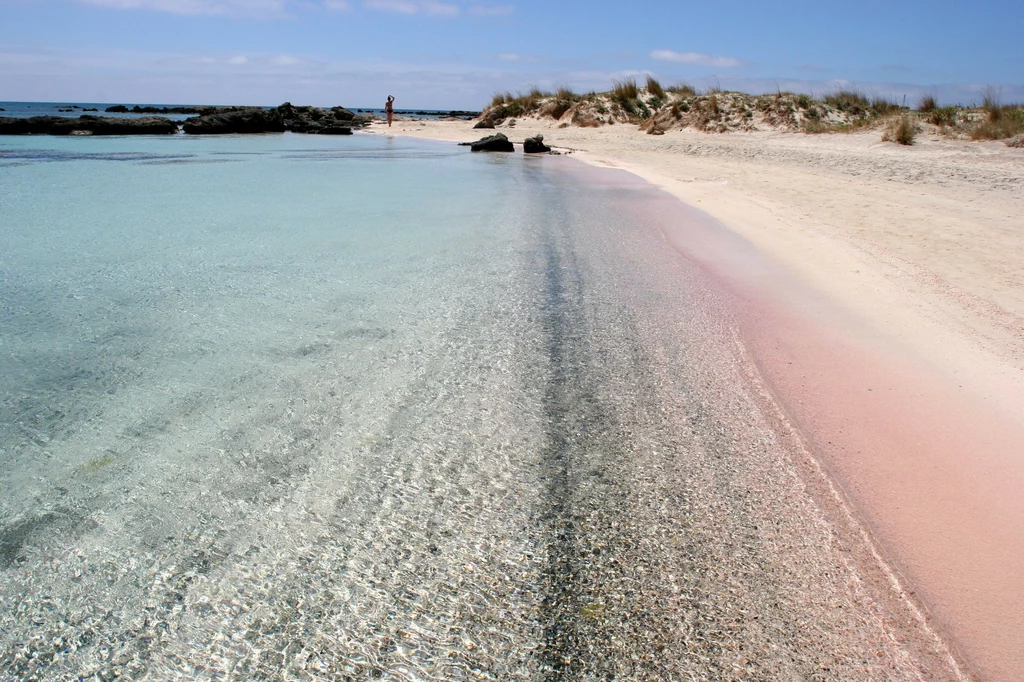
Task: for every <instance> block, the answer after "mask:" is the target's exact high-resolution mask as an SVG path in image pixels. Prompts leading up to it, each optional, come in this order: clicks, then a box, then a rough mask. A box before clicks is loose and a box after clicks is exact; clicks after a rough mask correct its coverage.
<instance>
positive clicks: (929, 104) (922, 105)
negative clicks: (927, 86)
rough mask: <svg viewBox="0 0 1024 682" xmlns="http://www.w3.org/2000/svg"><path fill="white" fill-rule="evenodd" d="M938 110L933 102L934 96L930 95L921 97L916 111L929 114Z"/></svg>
mask: <svg viewBox="0 0 1024 682" xmlns="http://www.w3.org/2000/svg"><path fill="white" fill-rule="evenodd" d="M938 108H939V105H938V104H937V103H936V102H935V95H932V94H930V93H928V94H925V95H922V96H921V99H920V100H918V102H917V110H918V111H923V112H925V113H929V112H932V111H935V110H936V109H938Z"/></svg>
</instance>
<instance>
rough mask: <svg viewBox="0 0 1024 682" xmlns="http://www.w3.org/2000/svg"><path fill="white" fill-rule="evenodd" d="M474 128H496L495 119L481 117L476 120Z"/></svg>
mask: <svg viewBox="0 0 1024 682" xmlns="http://www.w3.org/2000/svg"><path fill="white" fill-rule="evenodd" d="M473 127H474V128H494V121H492V120H491V119H489V118H485V119H481V120H479V121H477V122H476V125H474V126H473Z"/></svg>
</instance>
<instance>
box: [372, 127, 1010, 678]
mask: <svg viewBox="0 0 1024 682" xmlns="http://www.w3.org/2000/svg"><path fill="white" fill-rule="evenodd" d="M378 130H379V126H373V132H378ZM389 132H390V134H400V135H401V134H404V135H410V136H413V137H429V138H433V139H439V140H445V141H468V140H475V139H477V138H479V137H481V136H483V135H484V134H489V133H490V132H491V131H482V130H473V129H472V128H471V126H469V125H468V124H465V123H463V124H461V125H458V124H449V123H445V122H427V123H424V122H418V121H412V122H407V121H399V122H397V125H396V126H395V129H394V131H393V132H391V131H385V133H386V134H387V133H389ZM502 132H505V133H506V134H509V135H510V137H511V138H512V139H516V138H519V137H527V136H532V135H535V134H537V133H541V134H544V135H545V136H546V139H545V142H546V143H547V144H551V145H558V146H564V147H570V148H572V149H573V152H574V153H573V156H574V157H576V158H578V159H579V160H581V161H583V162H585V163H588V164H591V165H593V166H597V167H614V168H620V169H622V170H623V171H626V172H629V173H631V174H633V175H635V176H637V177H639V178H641V179H643V180H644V181H646V182H648V183H650V184H652V185H654V186H656V187H659V188H661V189H662V190H664V191H666V192H667V193H669V194H671V195H672V196H674V197H675V198H677V199H679V200H680V201H682V202H683V203H684V204H686V205H688V206H690V207H693V208H696V209H698V210H700V211H701V212H703V213H705V214H706V215H708V216H710V217H711V218H712V219H714V220H716V221H718V222H719V223H720V224H721V225H723V226H724V227H725V228H726V229H728V230H729V231H730V232H731V233H732V234H733V235H737V236H738V237H739V238H740V239H741V240H743V241H745V242H747V243H749V244H750V245H752V247H753V249H754V250H756V251H757V252H758V253H759V254H760V255H762V256H763V257H765V258H766V259H767V260H768V261H769V262H770V263H773V264H774V266H775V267H777V268H778V269H779V271H780V273H781V274H782V275H783V276H784V278H786V279H789V280H790V281H791V282H792V283H793V284H794V285H795V286H794V287H789V288H787V287H786V286H781V285H780V282H782V280H781V279H778V278H776V275H770V276H769V279H768V280H764V279H762V280H761V281H760V282H755V281H754V279H748V280H747V281H741V280H743V279H744V278H736V277H735V276H734V274H735V269H733V270H730V268H729V265H735V264H728V263H723V262H718V261H716V256H715V255H714V254H713V253H712V252H707V253H705V257H706V259H705V261H704V262H703V263H702V266H703V267H706V268H708V269H710V270H712V271H714V272H716V273H717V277H718V278H719V279H720V281H725V282H726V286H727V287H731V288H732V289H733V291H734V292H736V294H737V302H738V303H739V304H740V311H741V312H740V314H739V315H738V318H737V323H738V326H739V329H740V333H741V335H742V336H743V341H744V344H745V347H746V349H747V350H748V351H749V352H750V353H751V354H752V358H751V361H752V364H753V365H754V366H756V367H757V370H758V373H759V374H760V377H761V380H762V382H763V384H764V385H766V388H767V389H768V392H769V393H770V394H771V397H772V401H773V402H774V403H775V404H776V405H777V406H778V407H779V408H780V409H781V410H782V413H783V414H782V420H783V421H788V422H789V423H791V424H792V426H793V428H794V429H795V430H796V432H797V433H798V434H800V436H801V437H802V438H803V439H805V440H806V441H807V444H808V448H809V449H810V452H811V453H813V459H814V460H815V463H816V464H817V465H818V466H820V467H823V468H824V470H825V471H827V473H828V476H827V478H830V479H832V480H831V481H830V483H835V484H837V485H838V486H839V488H840V489H841V491H842V497H845V498H846V500H847V501H848V502H849V503H850V505H851V506H852V507H853V510H854V512H855V513H856V515H857V516H858V517H859V519H860V522H861V523H863V524H865V525H866V528H867V531H866V532H868V533H869V534H870V535H872V536H874V538H875V539H876V542H877V544H878V545H879V546H880V549H881V553H882V555H883V556H884V557H885V559H886V560H887V563H889V564H892V567H893V569H894V570H895V571H896V572H897V573H899V574H900V575H902V576H903V577H904V581H903V582H904V585H905V586H908V587H909V588H910V589H912V590H914V591H915V592H916V594H913V596H912V597H910V596H908V601H909V603H914V602H919V603H922V604H924V605H925V606H926V611H927V614H926V618H927V619H928V620H929V621H931V622H932V623H933V624H935V625H936V626H937V628H938V630H939V631H940V632H942V633H943V634H944V635H945V636H946V637H948V638H949V639H950V640H951V642H950V644H951V647H952V648H953V650H954V651H956V650H958V649H959V650H961V651H962V658H963V659H965V660H966V662H967V663H968V667H970V668H973V669H974V671H975V672H974V673H973V674H972V675H971V676H972V677H974V676H975V675H977V676H979V677H980V678H982V679H993V680H1012V679H1018V678H1019V676H1020V675H1021V674H1024V657H1022V656H1021V655H1020V653H1019V652H1018V651H1017V650H1016V648H1015V647H1014V642H1019V639H1020V637H1021V636H1024V624H1022V623H1020V622H1019V618H1017V617H1016V616H1015V614H1019V613H1020V612H1024V611H1022V609H1024V603H1018V602H1019V601H1020V599H1021V598H1020V597H1015V595H1020V594H1024V555H1022V554H1021V552H1020V550H1017V549H1015V548H1016V547H1020V546H1021V543H1024V524H1022V522H1021V521H1020V519H1022V518H1024V514H1022V513H1021V512H1024V510H1022V509H1018V507H1019V506H1020V505H1019V503H1018V502H1016V500H1015V499H1014V497H1015V493H1014V491H1015V490H1016V491H1019V490H1020V487H1019V484H1020V483H1021V482H1024V462H1022V461H1021V459H1022V458H1021V457H1020V456H1019V454H1018V452H1017V450H1019V447H1018V448H1016V449H1015V445H1014V444H1015V443H1019V442H1024V440H1020V439H1019V438H1020V436H1021V435H1024V434H1021V428H1020V427H1021V425H1022V424H1024V414H1022V409H1021V407H1020V406H1021V405H1024V297H1022V296H1021V295H1020V292H1021V291H1024V286H1022V284H1024V282H1021V277H1022V275H1020V274H1019V273H1021V272H1024V267H1022V266H1021V264H1024V251H1022V250H1021V247H1020V246H1018V245H1017V243H1019V241H1020V239H1019V232H1020V230H1019V220H1017V219H1016V217H1015V215H1014V212H1013V207H1014V205H1019V201H1020V200H1021V198H1022V195H1024V191H1022V190H1024V186H1022V182H1021V179H1022V178H1024V170H1022V167H1021V165H1020V164H1019V163H1018V162H1019V160H1021V159H1024V154H1022V153H1021V152H1020V151H1017V150H1012V149H1009V148H1006V147H1005V146H1003V147H1002V149H998V148H995V145H991V144H985V143H959V142H952V141H948V140H933V139H925V140H923V141H922V143H921V145H920V146H919V147H918V148H916V149H915V148H911V149H897V148H895V146H894V145H893V146H886V145H884V144H883V143H881V142H879V141H878V132H877V131H866V132H860V133H852V134H848V135H832V136H805V135H798V134H793V133H782V134H774V133H731V134H729V135H724V136H717V135H707V134H704V133H690V132H685V131H684V132H669V133H667V134H666V135H664V136H658V137H650V136H646V135H643V134H642V133H640V132H638V131H637V130H636V128H635V126H625V125H620V126H614V127H613V128H608V127H606V128H602V129H588V130H582V129H558V128H556V127H555V126H554V125H553V124H549V123H542V122H537V121H531V120H521V121H519V122H518V123H517V125H516V127H515V128H514V129H512V130H508V129H504V130H502ZM1003 150H1006V151H1003ZM830 163H831V164H833V165H832V167H830V166H829V164H830ZM865 177H866V178H867V179H865ZM965 190H966V191H965ZM1015 226H1016V227H1017V228H1018V229H1017V230H1016V231H1015V230H1014V227H1015ZM684 237H685V236H684ZM670 241H671V239H670ZM674 247H675V248H676V249H677V250H678V251H680V253H682V254H686V252H687V250H688V249H691V248H692V247H691V246H690V245H689V244H688V243H687V242H686V240H685V238H682V239H680V240H677V243H676V244H674ZM690 255H691V256H692V253H691V254H690ZM1015 273H1017V274H1015ZM766 281H768V282H770V283H771V284H772V289H773V291H772V292H771V293H767V294H766V291H765V288H766V287H765V286H764V284H765V282H766ZM777 285H779V288H780V289H782V291H781V293H779V291H778V290H776V286H777ZM759 287H760V290H759ZM800 291H804V292H812V295H811V296H806V297H804V296H803V294H801V293H799V292H800ZM794 292H797V293H794ZM782 322H784V323H785V329H786V332H785V333H782V334H780V333H779V329H780V327H779V324H780V323H782ZM791 363H793V364H796V366H802V367H803V368H804V372H803V373H802V376H796V374H797V373H795V372H793V371H792V366H793V364H791ZM872 383H873V384H875V385H874V386H872V385H868V384H872ZM884 384H888V385H885V388H887V389H888V392H887V393H882V392H880V391H876V390H875V389H877V388H879V387H881V386H882V385H884ZM865 396H866V397H865ZM864 424H870V427H869V428H864ZM812 473H813V472H812ZM810 487H814V486H813V485H811V486H810ZM817 497H818V499H819V503H821V504H827V500H824V498H825V497H827V491H822V490H819V491H818V495H817ZM834 512H835V510H834ZM834 512H833V514H832V515H831V516H832V519H833V521H836V520H837V519H838V518H839V517H840V516H841V514H839V515H837V514H836V513H834ZM849 532H850V530H849V529H848V530H847V534H849ZM994 584H995V585H998V588H997V589H995V590H993V589H992V585H994ZM958 657H960V656H958Z"/></svg>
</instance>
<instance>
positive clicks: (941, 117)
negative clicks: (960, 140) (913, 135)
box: [928, 107, 956, 126]
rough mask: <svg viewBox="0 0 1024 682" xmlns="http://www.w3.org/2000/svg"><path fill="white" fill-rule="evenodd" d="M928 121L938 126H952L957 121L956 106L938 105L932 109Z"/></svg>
mask: <svg viewBox="0 0 1024 682" xmlns="http://www.w3.org/2000/svg"><path fill="white" fill-rule="evenodd" d="M928 121H929V122H930V123H932V124H934V125H937V126H951V125H953V124H955V123H956V108H955V107H936V108H934V109H932V110H931V111H930V113H929V115H928Z"/></svg>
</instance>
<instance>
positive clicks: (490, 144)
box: [461, 133, 515, 152]
mask: <svg viewBox="0 0 1024 682" xmlns="http://www.w3.org/2000/svg"><path fill="white" fill-rule="evenodd" d="M461 144H462V145H463V146H469V147H470V149H472V150H473V151H474V152H513V151H515V147H513V146H512V143H511V142H509V141H508V138H507V137H505V133H495V134H494V135H488V136H487V137H482V138H480V139H479V140H477V141H476V142H463V143H461Z"/></svg>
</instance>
